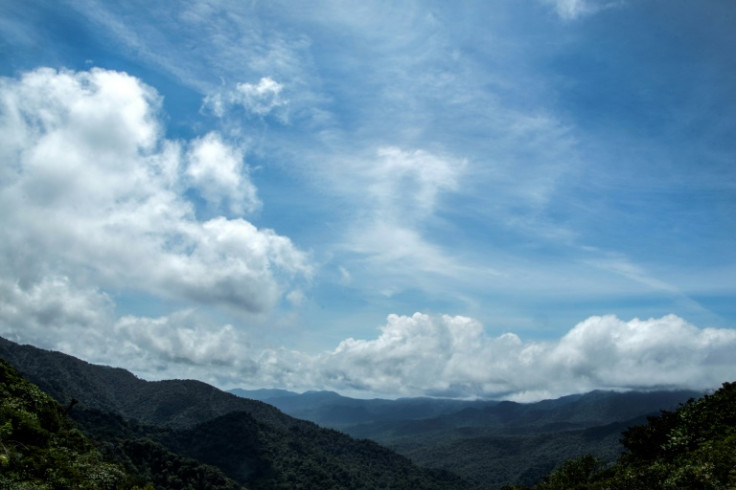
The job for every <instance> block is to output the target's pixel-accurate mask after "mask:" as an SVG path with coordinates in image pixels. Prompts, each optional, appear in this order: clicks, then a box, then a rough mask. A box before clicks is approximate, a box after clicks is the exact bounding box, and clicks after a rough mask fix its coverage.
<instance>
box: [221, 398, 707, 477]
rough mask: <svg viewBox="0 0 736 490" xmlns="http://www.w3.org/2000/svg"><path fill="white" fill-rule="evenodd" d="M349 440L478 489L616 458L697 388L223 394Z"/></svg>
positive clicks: (610, 460)
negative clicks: (489, 395) (518, 393)
mask: <svg viewBox="0 0 736 490" xmlns="http://www.w3.org/2000/svg"><path fill="white" fill-rule="evenodd" d="M231 392H232V393H234V394H237V395H238V396H242V397H246V398H250V399H258V400H261V401H264V402H266V403H268V404H270V405H273V406H275V407H277V408H279V409H280V410H282V411H284V412H285V413H288V414H289V415H292V416H294V417H298V418H300V419H305V420H310V421H312V422H315V423H317V424H319V425H321V426H324V427H330V428H333V429H337V430H340V431H342V432H345V433H346V434H349V435H351V436H353V437H358V438H367V439H371V440H374V441H376V442H378V443H380V444H382V445H385V446H387V447H389V448H390V449H393V450H394V451H396V452H398V453H400V454H403V455H404V456H407V457H409V458H410V459H411V460H412V461H414V462H415V463H417V464H419V465H421V466H424V467H429V468H437V469H444V470H448V471H452V472H454V473H456V474H458V475H460V476H462V477H463V478H466V479H467V480H469V481H471V482H473V483H474V484H477V485H478V486H479V487H482V488H500V487H502V486H503V485H508V484H521V485H531V484H534V483H535V482H537V481H538V480H539V479H541V478H542V477H543V476H544V475H546V474H547V473H549V472H550V471H552V470H553V469H554V468H555V467H557V466H559V465H560V464H562V463H563V462H564V461H566V460H568V459H571V458H578V457H581V456H583V455H586V454H590V455H593V456H595V457H596V458H599V459H600V460H602V461H603V462H612V461H614V460H615V459H616V458H617V457H618V456H619V454H620V453H621V451H622V450H623V446H622V445H621V444H620V438H621V433H622V432H623V431H624V430H625V429H626V428H628V427H630V426H632V425H637V424H640V423H643V422H645V421H646V418H647V416H651V415H656V414H657V413H659V412H660V411H661V410H669V409H673V408H675V407H677V406H678V405H679V404H680V403H683V402H685V401H687V400H688V399H690V398H694V397H698V396H701V395H702V394H703V393H701V392H696V391H687V390H681V391H653V392H636V391H632V392H615V391H594V392H591V393H586V394H578V395H570V396H565V397H561V398H558V399H554V400H543V401H540V402H535V403H515V402H510V401H492V400H490V401H489V400H472V401H471V400H450V399H435V398H400V399H397V400H385V399H370V400H363V399H354V398H348V397H344V396H341V395H339V394H337V393H334V392H329V391H310V392H305V393H301V394H299V393H294V392H289V391H284V390H241V389H235V390H232V391H231Z"/></svg>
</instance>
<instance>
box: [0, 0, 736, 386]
mask: <svg viewBox="0 0 736 490" xmlns="http://www.w3.org/2000/svg"><path fill="white" fill-rule="evenodd" d="M0 19H1V20H0V59H1V60H2V63H0V76H1V77H2V79H0V90H1V95H2V99H0V102H1V105H0V116H2V120H1V125H2V128H0V129H1V130H2V134H3V136H2V137H1V138H2V145H1V146H2V147H3V148H4V149H3V150H2V152H0V156H1V157H2V162H1V163H2V166H3V169H2V173H0V205H1V206H2V208H3V209H4V210H5V212H4V213H3V214H4V215H5V216H4V217H3V218H2V222H0V226H1V228H0V231H1V232H2V235H1V236H0V238H2V242H3V243H2V245H0V251H1V252H2V253H1V254H0V274H1V275H0V289H1V290H2V291H3V293H2V295H0V298H3V299H2V303H0V334H2V335H4V336H6V337H8V338H11V339H14V340H18V341H21V342H26V343H32V344H35V345H40V346H42V347H47V348H54V349H60V350H63V351H65V352H69V353H71V354H74V355H77V356H79V357H82V358H84V359H87V360H90V361H92V362H104V363H108V364H114V365H119V366H122V367H126V368H128V369H131V370H133V371H134V372H136V373H137V374H139V375H140V376H143V377H146V378H149V379H154V378H165V377H193V378H198V379H203V380H205V381H208V382H211V383H215V384H217V385H218V386H221V387H224V388H228V387H280V388H289V389H295V390H303V389H334V390H337V391H341V392H344V393H348V394H353V395H356V396H374V395H379V396H402V395H420V394H432V395H444V396H461V397H474V396H480V397H507V398H513V399H520V400H523V399H536V398H540V397H544V396H555V395H559V394H565V393H571V392H576V391H584V390H587V389H594V388H617V389H618V388H620V389H627V388H651V387H681V386H683V387H684V386H687V387H707V386H715V385H718V384H719V383H721V382H723V381H726V380H733V379H734V378H735V377H736V361H733V360H731V359H730V356H729V355H728V354H727V353H728V352H729V349H731V348H733V347H736V330H735V328H736V306H735V305H736V301H735V299H736V247H734V246H733V243H734V238H736V167H735V166H734V165H735V164H736V117H734V116H735V115H736V58H734V56H733V52H734V49H736V33H735V32H734V30H733V29H732V26H733V25H734V21H736V7H734V6H733V5H731V4H730V3H729V2H716V1H712V2H710V1H709V2H665V1H655V0H644V1H636V2H634V1H624V0H621V1H607V0H600V1H595V0H525V1H511V0H508V1H501V0H499V1H492V2H472V1H469V2H459V3H458V2H455V3H447V2H401V3H396V2H330V1H324V2H292V1H287V2H276V1H274V2H247V3H245V2H228V1H204V0H203V1H197V2H195V1H188V2H179V3H176V4H174V3H171V2H150V1H148V2H136V1H131V2H125V3H124V4H122V5H121V4H117V3H112V2H102V1H93V0H85V1H80V0H77V1H74V2H66V1H59V2H51V3H50V2H42V1H23V2H21V1H13V0H11V1H8V2H4V3H3V5H2V6H0Z"/></svg>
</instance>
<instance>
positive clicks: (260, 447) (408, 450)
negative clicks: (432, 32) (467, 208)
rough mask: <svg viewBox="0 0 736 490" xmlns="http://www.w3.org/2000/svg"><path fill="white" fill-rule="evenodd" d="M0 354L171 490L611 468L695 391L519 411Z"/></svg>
mask: <svg viewBox="0 0 736 490" xmlns="http://www.w3.org/2000/svg"><path fill="white" fill-rule="evenodd" d="M0 358H3V359H5V360H6V361H7V362H9V363H10V364H11V365H12V366H14V367H15V368H16V369H18V371H19V372H20V373H21V374H22V375H23V376H24V377H25V378H26V379H27V380H29V381H30V382H32V383H34V384H35V385H37V386H38V387H39V388H40V389H41V390H43V391H44V392H46V393H48V394H49V395H51V396H52V397H53V398H54V399H56V400H57V401H58V403H59V404H60V405H61V406H67V407H69V408H70V410H69V415H70V416H71V417H72V418H73V419H74V421H75V423H76V424H77V425H78V426H79V427H80V428H81V429H82V430H83V431H84V432H85V434H86V435H87V436H89V437H90V438H91V439H92V440H93V441H95V443H96V444H97V445H98V447H99V448H100V450H101V451H102V452H103V453H104V454H106V455H107V456H108V457H109V458H111V459H112V462H113V463H115V464H121V465H123V466H124V467H125V468H126V469H127V470H128V471H130V472H131V473H132V474H134V475H137V478H138V479H139V480H140V481H141V482H152V483H153V484H154V486H155V488H164V489H165V488H252V489H258V488H428V489H431V488H438V489H439V488H442V489H445V488H446V489H453V488H483V489H494V488H501V487H502V486H504V485H510V484H521V485H531V484H534V483H535V482H537V481H539V479H540V478H542V477H543V476H544V475H546V474H547V473H549V471H551V470H552V469H554V468H555V467H557V466H559V465H560V464H562V462H563V461H565V460H567V459H569V458H575V457H579V456H581V455H584V454H592V455H594V456H596V457H598V458H600V459H601V460H603V461H613V460H614V459H615V458H616V457H617V456H618V455H619V453H620V452H621V449H622V447H621V445H620V444H619V439H620V437H621V432H622V431H624V430H625V429H626V428H627V427H629V426H631V425H634V424H636V423H639V422H641V421H644V420H646V416H647V415H652V414H656V413H658V412H659V411H660V410H662V409H669V408H672V407H674V406H676V405H677V404H679V403H681V402H683V401H685V400H687V399H689V398H691V397H693V396H698V395H699V394H698V393H695V392H683V391H678V392H670V391H663V392H652V393H638V392H630V393H615V392H593V393H588V394H584V395H572V396H568V397H563V398H560V399H557V400H545V401H541V402H537V403H523V404H522V403H514V402H508V401H485V400H475V401H469V400H451V399H435V398H403V399H397V400H383V399H373V400H361V399H354V398H348V397H344V396H341V395H339V394H337V393H334V392H307V393H302V394H297V393H293V392H288V391H285V390H256V391H245V390H233V393H227V392H224V391H221V390H219V389H217V388H215V387H213V386H210V385H207V384H205V383H202V382H199V381H192V380H168V381H156V382H150V381H144V380H141V379H139V378H137V377H136V376H134V375H133V374H132V373H130V372H128V371H125V370H123V369H119V368H112V367H107V366H98V365H93V364H89V363H87V362H84V361H81V360H79V359H76V358H74V357H72V356H68V355H66V354H62V353H58V352H53V351H47V350H43V349H38V348H36V347H32V346H25V345H18V344H16V343H13V342H10V341H8V340H5V339H2V338H0ZM72 400H74V401H75V402H74V403H72ZM182 475H188V476H187V477H186V478H185V477H184V476H182ZM197 475H198V476H197ZM184 482H189V483H186V484H185V483H184ZM192 482H194V483H192ZM186 485H190V486H189V487H187V486H186Z"/></svg>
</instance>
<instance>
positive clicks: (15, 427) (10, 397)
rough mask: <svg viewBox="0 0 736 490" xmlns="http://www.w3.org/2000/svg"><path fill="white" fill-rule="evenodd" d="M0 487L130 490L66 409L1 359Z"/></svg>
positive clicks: (128, 483)
mask: <svg viewBox="0 0 736 490" xmlns="http://www.w3.org/2000/svg"><path fill="white" fill-rule="evenodd" d="M0 468H1V469H2V471H1V472H0V488H19V489H20V488H34V489H67V488H69V489H71V488H75V489H90V490H92V489H102V490H104V489H119V488H131V479H130V477H129V475H128V474H127V473H125V471H124V470H123V468H122V467H120V466H119V465H116V464H112V463H110V462H107V461H105V460H104V459H103V458H102V456H101V454H100V453H99V451H97V450H96V448H95V447H94V445H93V444H92V443H91V442H90V441H89V440H88V439H87V438H86V437H84V436H83V435H82V434H81V433H80V432H79V431H78V430H77V429H75V428H74V427H73V426H72V425H71V423H70V422H69V421H68V420H67V419H66V417H65V415H64V413H63V410H62V408H61V407H60V406H59V404H58V403H56V402H55V401H54V400H53V399H51V398H50V397H49V396H47V395H46V394H44V393H43V392H42V391H41V390H39V389H38V388H37V387H36V386H34V385H32V384H30V383H28V382H27V381H25V380H24V379H23V378H22V377H21V376H20V375H19V374H18V373H17V372H16V371H15V370H14V369H13V368H12V367H11V366H10V365H9V364H7V363H6V362H5V361H4V360H2V359H0Z"/></svg>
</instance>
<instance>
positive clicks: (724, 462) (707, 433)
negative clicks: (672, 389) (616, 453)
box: [517, 383, 736, 490]
mask: <svg viewBox="0 0 736 490" xmlns="http://www.w3.org/2000/svg"><path fill="white" fill-rule="evenodd" d="M621 442H622V443H623V445H624V447H625V448H626V452H625V453H624V454H623V455H621V457H620V458H619V459H618V461H616V462H615V463H614V464H613V465H611V466H610V467H608V468H605V469H603V470H600V471H597V468H596V465H595V462H594V460H592V459H591V458H582V459H579V460H574V461H568V462H566V463H565V464H563V465H562V466H561V467H560V468H558V469H557V470H555V471H554V472H552V473H551V474H550V475H549V476H548V477H546V478H545V479H544V480H543V481H542V482H541V483H539V484H538V485H537V486H536V487H534V488H536V489H538V490H552V489H562V488H572V489H575V488H577V489H612V490H659V489H662V490H670V489H671V490H676V489H683V488H687V489H701V490H720V489H724V490H725V489H731V490H733V489H736V383H724V384H723V386H722V387H721V388H720V389H719V390H718V391H716V392H715V393H713V394H712V395H706V396H704V397H702V398H700V399H698V400H694V399H690V400H689V401H688V402H686V403H684V404H683V405H681V406H680V407H679V408H678V409H677V410H675V411H674V412H662V413H661V414H660V415H659V416H657V417H650V418H649V419H648V423H647V424H646V425H641V426H635V427H631V428H630V429H629V430H627V431H625V432H624V434H623V439H622V441H621ZM517 488H520V487H517Z"/></svg>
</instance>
